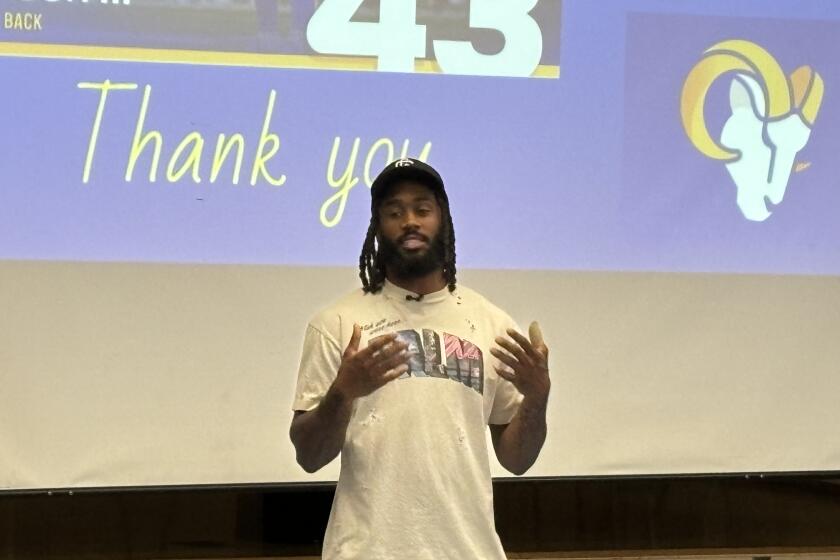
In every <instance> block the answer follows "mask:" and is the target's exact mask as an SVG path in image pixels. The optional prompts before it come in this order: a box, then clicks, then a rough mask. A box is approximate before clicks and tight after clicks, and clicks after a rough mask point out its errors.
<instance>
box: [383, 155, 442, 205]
mask: <svg viewBox="0 0 840 560" xmlns="http://www.w3.org/2000/svg"><path fill="white" fill-rule="evenodd" d="M400 181H417V182H418V183H420V184H422V185H426V186H427V187H429V188H430V189H432V190H433V191H434V192H435V194H437V195H438V196H440V197H442V198H443V200H445V201H446V202H447V203H449V198H448V197H447V196H446V189H444V188H443V179H441V177H440V173H438V172H437V171H435V169H434V167H432V166H431V165H429V164H428V163H425V162H422V161H420V160H419V159H414V158H402V159H398V160H396V161H392V162H391V163H389V164H388V165H387V166H385V169H383V170H382V172H381V173H380V174H379V175H378V176H377V177H376V179H374V181H373V184H372V185H371V186H370V197H371V208H376V205H377V204H378V203H379V201H381V200H382V197H384V196H385V193H386V192H387V191H388V189H389V188H390V187H391V186H393V185H394V184H395V183H398V182H400Z"/></svg>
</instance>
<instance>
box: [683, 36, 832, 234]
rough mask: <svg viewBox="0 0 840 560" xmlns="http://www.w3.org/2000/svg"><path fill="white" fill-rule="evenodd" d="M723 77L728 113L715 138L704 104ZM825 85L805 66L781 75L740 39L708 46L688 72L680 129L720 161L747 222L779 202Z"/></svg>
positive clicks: (766, 213) (765, 56) (764, 215)
mask: <svg viewBox="0 0 840 560" xmlns="http://www.w3.org/2000/svg"><path fill="white" fill-rule="evenodd" d="M723 76H729V77H731V82H730V86H729V105H730V109H731V111H732V114H731V116H730V117H729V118H728V119H727V121H726V124H725V125H724V126H723V130H722V132H721V135H720V139H719V140H717V139H715V138H713V137H712V135H711V134H710V133H709V130H708V129H707V127H706V119H705V114H704V109H705V104H706V95H707V94H708V92H709V89H710V88H711V87H712V84H713V83H714V82H715V81H717V80H718V79H719V78H721V77H723ZM824 90H825V87H824V84H823V80H822V78H821V77H820V75H819V74H818V73H817V72H815V71H814V70H813V69H812V68H811V67H810V66H800V67H799V68H797V69H796V70H794V71H793V72H792V73H791V74H790V76H787V75H785V73H784V71H783V70H782V68H781V66H780V65H779V63H778V62H776V60H775V59H774V58H773V56H772V55H771V54H770V53H769V52H767V51H766V50H764V49H763V48H762V47H760V46H759V45H757V44H755V43H751V42H749V41H742V40H731V41H723V42H721V43H717V44H716V45H713V46H712V47H710V48H709V49H708V50H706V52H705V53H703V58H702V60H700V62H698V63H697V64H696V65H695V66H694V68H692V69H691V71H690V72H689V74H688V77H687V78H686V80H685V84H684V85H683V89H682V98H681V101H680V114H681V117H682V124H683V128H684V129H685V133H686V134H687V135H688V138H689V140H690V141H691V143H692V144H693V145H694V147H695V148H697V150H698V151H700V153H702V154H703V155H705V156H707V157H709V158H712V159H714V160H718V161H723V162H724V163H725V165H726V169H727V171H728V172H729V174H730V176H731V177H732V180H733V181H734V182H735V186H736V187H737V197H736V198H737V204H738V208H740V210H741V212H742V213H743V215H744V217H745V218H747V219H748V220H753V221H763V220H766V219H767V218H768V217H770V215H771V213H772V210H771V209H770V208H768V204H771V205H772V206H775V205H778V204H780V203H781V202H782V199H783V198H784V195H785V190H786V189H787V185H788V181H789V179H790V175H791V171H792V170H793V167H794V164H795V158H796V154H797V153H798V152H799V151H800V150H802V149H803V148H804V147H805V145H806V144H807V143H808V139H809V138H810V135H811V130H812V128H813V126H814V123H815V122H816V119H817V113H818V112H819V109H820V105H821V104H822V99H823V94H824Z"/></svg>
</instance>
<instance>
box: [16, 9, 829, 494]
mask: <svg viewBox="0 0 840 560" xmlns="http://www.w3.org/2000/svg"><path fill="white" fill-rule="evenodd" d="M0 3H2V12H3V28H2V30H1V31H0V74H2V77H3V80H2V89H0V106H2V107H3V108H4V113H3V114H4V118H3V120H2V125H0V169H2V183H0V489H2V490H7V491H9V490H11V491H20V490H32V489H46V488H54V489H57V488H91V487H124V486H157V485H164V486H167V485H200V484H222V485H227V484H251V483H300V482H315V481H329V480H334V479H335V477H336V476H337V473H338V466H337V463H338V462H337V461H336V462H334V463H333V464H331V465H329V466H328V467H326V468H325V469H323V470H321V471H320V472H318V473H316V474H314V475H307V474H306V473H304V472H303V470H302V469H301V468H299V467H298V466H297V464H296V463H295V459H294V451H293V448H292V446H291V443H290V442H289V439H288V426H289V422H290V419H291V415H292V411H291V402H292V392H293V389H294V384H295V376H296V373H297V367H298V363H299V359H300V346H301V341H302V338H303V333H304V329H305V325H306V323H307V321H308V319H309V318H310V317H311V316H312V315H313V314H314V313H315V312H316V311H317V310H318V309H320V308H322V307H324V306H326V305H327V304H328V303H329V302H331V301H333V300H334V299H335V298H337V297H339V296H340V295H342V294H344V293H346V292H347V291H349V290H352V289H358V288H359V281H358V278H357V275H358V271H357V269H356V266H357V262H358V255H359V251H360V248H361V243H362V240H363V238H364V234H365V231H366V229H367V226H368V220H369V218H370V197H369V186H370V183H371V181H372V178H373V177H375V175H376V173H377V172H378V171H379V170H380V169H381V168H382V167H384V165H385V164H386V163H387V162H389V161H391V160H393V159H395V158H399V157H402V156H406V155H408V156H412V157H418V158H421V159H423V160H425V161H428V162H429V163H431V164H433V165H434V166H435V167H436V168H438V169H439V170H440V171H441V173H442V174H443V176H444V179H445V181H446V184H447V189H448V192H449V196H450V200H451V205H452V212H453V220H454V224H455V229H456V232H457V251H458V265H459V277H458V278H459V282H460V283H463V284H464V285H468V286H470V287H472V288H474V289H476V290H478V291H480V292H482V293H483V294H484V295H486V296H487V297H488V298H489V299H491V300H492V301H494V302H495V303H497V304H498V305H499V306H500V307H502V308H504V309H506V310H507V311H508V312H509V313H510V314H511V315H512V316H513V317H514V318H515V319H516V320H517V321H518V322H519V323H520V324H522V325H527V324H528V323H529V322H530V321H532V320H534V319H536V320H539V321H540V323H541V325H542V327H543V331H544V333H545V335H546V340H547V343H548V344H549V346H550V348H551V353H552V360H551V370H552V376H553V380H554V381H553V387H552V395H551V400H550V408H549V439H548V441H547V443H546V446H545V448H544V450H543V453H542V455H541V457H540V459H539V460H538V462H537V464H536V465H535V466H534V467H533V468H532V469H531V471H529V473H528V475H529V476H547V477H566V476H612V475H681V474H716V473H745V472H746V473H774V472H812V471H837V470H840V443H838V439H837V438H836V437H835V434H834V427H835V426H836V425H838V423H840V408H838V407H837V406H836V403H835V402H834V401H835V400H836V395H838V394H840V366H838V364H840V345H837V342H836V341H837V338H838V334H840V225H838V224H840V221H838V218H837V211H838V209H840V181H838V176H840V174H839V173H838V171H840V167H838V165H840V164H838V161H840V158H838V156H840V132H838V128H840V127H838V123H840V100H838V99H837V96H836V94H835V92H836V91H838V89H837V88H838V86H839V85H840V64H838V61H837V41H836V37H837V35H838V33H840V5H838V4H837V3H836V2H832V1H828V0H826V1H816V0H811V1H793V0H787V1H783V0H743V1H741V2H730V1H728V0H705V1H701V0H696V1H684V2H668V1H664V0H663V1H659V0H627V1H618V0H602V1H598V2H594V1H590V0H563V1H562V3H561V1H560V0H416V1H414V0H412V1H408V0H379V1H369V0H276V1H275V0H2V1H1V2H0ZM493 472H494V475H496V476H505V475H506V472H505V471H504V470H503V469H501V467H499V466H498V465H495V466H494V470H493Z"/></svg>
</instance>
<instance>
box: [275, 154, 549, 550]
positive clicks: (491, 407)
mask: <svg viewBox="0 0 840 560" xmlns="http://www.w3.org/2000/svg"><path fill="white" fill-rule="evenodd" d="M371 197H372V202H371V220H370V227H369V229H368V232H367V237H366V238H365V241H364V245H363V246H362V253H361V256H360V259H359V275H360V277H361V281H362V288H361V289H360V290H356V291H354V292H353V293H350V294H348V295H347V296H345V297H344V298H342V299H340V300H339V301H337V302H336V303H334V304H332V305H331V306H329V307H328V308H326V309H324V310H323V311H321V312H320V313H318V314H317V315H316V316H315V317H314V318H313V319H312V321H311V322H310V323H309V325H308V327H307V330H306V335H305V339H304V345H303V353H302V357H301V364H300V370H299V373H298V383H297V390H296V394H295V400H294V405H293V406H294V410H295V415H294V419H293V420H292V426H291V430H290V435H291V439H292V442H293V443H294V446H295V449H296V452H297V460H298V462H299V463H300V465H301V466H302V467H303V468H304V469H305V470H306V471H308V472H315V471H317V470H318V469H320V468H321V467H323V466H324V465H326V464H327V463H329V462H330V461H332V460H333V459H334V458H335V457H336V456H338V454H339V453H341V474H340V475H339V480H338V487H337V489H336V494H335V500H334V502H333V507H332V512H331V514H330V520H329V524H328V527H327V532H326V535H325V538H324V549H323V557H324V558H325V559H328V560H332V559H336V560H337V559H341V560H351V559H359V560H380V559H383V560H384V559H389V560H390V559H393V560H413V559H429V560H441V559H453V560H466V559H481V560H502V559H504V558H505V554H504V552H503V550H502V546H501V543H500V541H499V537H498V535H497V533H496V530H495V526H494V520H493V494H492V492H493V489H492V483H491V477H490V465H489V456H488V449H487V445H486V437H485V433H486V432H485V430H486V427H487V426H488V424H489V426H490V431H491V434H492V441H493V447H494V448H495V452H496V456H497V457H498V459H499V462H500V463H501V464H502V466H504V467H505V468H506V469H508V470H510V471H511V472H513V473H515V474H523V473H524V472H525V471H527V470H528V469H529V468H530V466H531V465H532V464H533V463H534V461H535V460H536V458H537V455H538V454H539V452H540V449H541V448H542V445H543V442H544V441H545V437H546V419H545V413H546V405H547V402H548V394H549V389H550V386H551V382H550V380H549V374H548V348H547V347H546V345H545V343H544V342H543V339H542V335H541V333H540V331H539V327H538V326H537V325H536V323H533V324H532V325H531V328H530V329H529V337H528V338H526V337H525V336H523V335H522V334H520V333H519V332H518V331H517V330H516V326H515V324H514V322H513V320H512V319H511V318H510V317H509V316H508V315H507V314H506V313H504V312H503V311H501V310H500V309H499V308H497V307H496V306H495V305H493V304H492V303H490V302H489V301H487V300H486V299H485V298H484V297H482V296H481V295H479V294H478V293H476V292H474V291H472V290H470V289H468V288H465V287H464V286H461V285H458V284H456V279H455V230H454V228H453V224H452V218H451V215H450V212H449V199H448V197H447V195H446V191H445V189H444V184H443V180H442V179H441V177H440V175H439V174H438V173H437V171H435V170H434V169H433V168H432V167H430V166H429V165H427V164H425V163H423V162H421V161H418V160H414V159H408V158H404V159H401V160H398V161H395V162H393V163H391V164H389V165H388V166H387V167H386V168H385V169H384V170H383V171H382V173H381V174H380V175H379V176H378V177H377V178H376V180H375V181H374V182H373V185H372V186H371Z"/></svg>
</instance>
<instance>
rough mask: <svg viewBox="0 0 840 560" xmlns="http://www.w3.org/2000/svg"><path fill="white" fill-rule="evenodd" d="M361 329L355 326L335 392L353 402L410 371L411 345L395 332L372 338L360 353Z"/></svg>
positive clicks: (345, 351) (343, 357) (342, 359)
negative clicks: (400, 338) (402, 340)
mask: <svg viewBox="0 0 840 560" xmlns="http://www.w3.org/2000/svg"><path fill="white" fill-rule="evenodd" d="M361 338H362V328H361V327H360V326H359V325H353V336H351V337H350V343H349V344H348V345H347V348H346V349H345V350H344V354H343V355H342V357H341V365H340V366H339V368H338V375H337V376H336V379H335V382H334V383H333V389H335V390H336V391H338V392H339V393H340V394H341V395H342V396H343V397H344V398H346V399H348V400H350V401H352V400H355V399H358V398H360V397H365V396H367V395H369V394H371V393H373V392H374V391H376V390H377V389H379V388H380V387H382V386H384V385H386V384H388V383H390V382H391V381H393V380H395V379H397V378H398V377H400V376H401V375H403V374H404V373H405V372H407V371H408V358H409V353H408V346H407V345H406V344H405V343H404V342H400V341H398V340H397V335H396V333H391V334H386V335H382V336H378V337H376V338H374V339H371V340H370V342H368V345H367V347H365V348H364V349H363V350H359V342H360V341H361Z"/></svg>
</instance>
